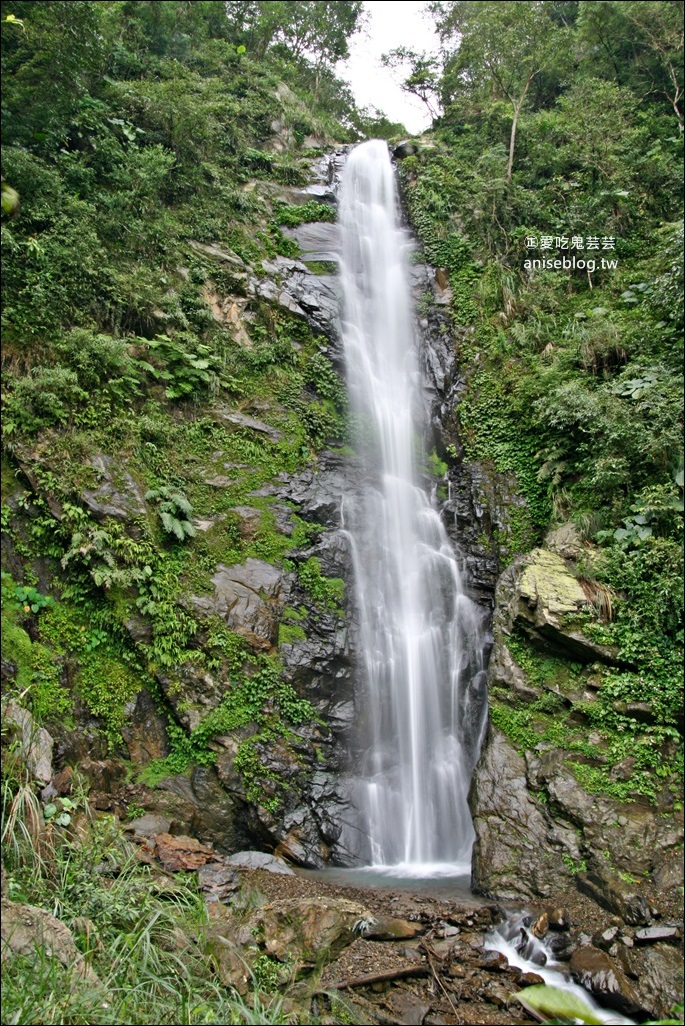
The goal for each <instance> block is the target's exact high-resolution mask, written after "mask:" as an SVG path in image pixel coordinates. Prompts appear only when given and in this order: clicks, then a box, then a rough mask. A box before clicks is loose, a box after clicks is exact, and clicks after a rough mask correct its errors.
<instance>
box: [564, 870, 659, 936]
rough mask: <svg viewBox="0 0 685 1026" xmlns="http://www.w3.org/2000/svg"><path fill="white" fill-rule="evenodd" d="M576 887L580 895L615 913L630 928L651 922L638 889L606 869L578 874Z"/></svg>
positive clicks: (648, 909) (645, 903)
mask: <svg viewBox="0 0 685 1026" xmlns="http://www.w3.org/2000/svg"><path fill="white" fill-rule="evenodd" d="M576 886H577V887H578V890H579V891H580V892H581V893H582V894H586V895H587V896H588V897H589V898H592V899H593V900H594V901H596V902H597V904H598V905H601V906H602V908H606V909H608V911H609V912H615V913H616V914H617V915H619V916H620V917H621V919H623V921H624V922H626V923H628V924H629V925H631V926H642V925H644V924H646V923H649V922H650V921H651V918H652V914H651V910H650V906H649V902H648V901H647V898H646V897H645V895H644V894H642V893H641V892H640V890H639V887H636V886H635V885H633V884H629V883H626V882H625V881H623V880H621V879H620V878H618V877H616V876H615V875H614V874H613V873H611V872H610V871H609V870H608V869H604V868H598V869H596V870H592V871H591V872H588V873H578V875H577V876H576Z"/></svg>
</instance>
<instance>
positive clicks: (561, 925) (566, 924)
mask: <svg viewBox="0 0 685 1026" xmlns="http://www.w3.org/2000/svg"><path fill="white" fill-rule="evenodd" d="M547 918H548V920H549V928H550V930H558V931H561V930H570V929H571V916H570V913H569V912H568V910H567V909H565V908H554V909H552V911H551V912H548V913H547Z"/></svg>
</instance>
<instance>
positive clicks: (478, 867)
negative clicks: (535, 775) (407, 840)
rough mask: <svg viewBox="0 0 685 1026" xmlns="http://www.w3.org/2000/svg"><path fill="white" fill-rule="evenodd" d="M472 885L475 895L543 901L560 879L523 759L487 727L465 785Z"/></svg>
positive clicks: (558, 863) (561, 872) (561, 866)
mask: <svg viewBox="0 0 685 1026" xmlns="http://www.w3.org/2000/svg"><path fill="white" fill-rule="evenodd" d="M469 804H470V806H471V811H472V813H473V818H474V827H475V830H476V842H475V845H474V849H473V860H472V884H473V887H474V889H475V890H476V892H477V893H484V894H488V895H493V896H494V895H497V897H499V898H506V899H511V900H518V899H526V898H531V897H536V896H539V895H542V896H543V897H544V896H549V895H550V894H551V893H552V890H553V885H554V883H556V882H557V881H558V880H559V879H560V878H563V875H564V873H565V866H564V862H563V859H562V857H561V852H560V851H558V850H556V849H555V848H553V847H552V846H551V845H550V844H549V843H548V834H549V831H550V824H549V823H548V821H547V819H546V818H545V816H544V815H543V813H542V811H541V810H540V807H539V805H538V804H537V803H536V802H535V800H534V798H533V796H532V795H531V794H530V793H529V791H528V788H527V780H526V763H525V760H524V759H523V758H522V756H520V755H519V754H518V752H516V751H515V749H514V748H513V747H512V746H511V745H510V743H509V742H508V740H507V739H506V737H505V736H504V735H503V734H502V733H501V732H500V731H498V730H496V729H494V728H493V727H492V726H491V727H490V728H489V730H488V735H487V739H486V742H485V744H484V747H483V752H482V755H481V758H480V762H479V763H478V767H477V769H476V772H475V774H474V777H473V781H472V784H471V792H470V795H469Z"/></svg>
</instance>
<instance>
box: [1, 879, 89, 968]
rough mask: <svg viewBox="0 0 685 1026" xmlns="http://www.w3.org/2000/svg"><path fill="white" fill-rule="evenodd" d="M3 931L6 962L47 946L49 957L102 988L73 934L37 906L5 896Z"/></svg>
mask: <svg viewBox="0 0 685 1026" xmlns="http://www.w3.org/2000/svg"><path fill="white" fill-rule="evenodd" d="M1 905H2V917H1V920H0V930H1V936H2V952H1V957H2V961H3V962H4V961H5V960H6V959H8V958H9V957H10V954H14V955H26V956H33V957H35V956H36V949H37V948H40V949H44V951H45V954H46V955H47V957H48V958H56V959H57V961H58V962H61V964H62V965H64V966H66V967H71V968H73V970H74V972H75V973H76V974H77V975H78V976H80V977H81V978H82V979H83V980H84V981H85V982H86V983H88V984H89V985H90V986H93V987H98V988H99V987H101V986H102V985H101V983H100V980H99V979H98V977H97V976H96V974H95V973H94V972H93V970H92V969H91V968H90V966H89V965H88V964H87V963H86V962H85V960H84V958H83V956H82V955H81V953H80V952H79V950H78V948H77V947H76V943H75V941H74V937H73V934H72V932H71V930H69V929H68V928H67V927H66V926H65V925H64V923H62V922H60V920H59V919H56V918H55V916H53V915H51V914H50V913H49V912H46V911H45V909H43V908H38V907H37V906H36V905H24V904H21V903H20V902H15V901H8V900H7V899H6V898H3V899H2V903H1Z"/></svg>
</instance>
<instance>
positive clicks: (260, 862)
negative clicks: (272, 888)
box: [225, 851, 295, 876]
mask: <svg viewBox="0 0 685 1026" xmlns="http://www.w3.org/2000/svg"><path fill="white" fill-rule="evenodd" d="M225 861H226V862H227V863H229V865H232V866H239V867H240V868H241V869H262V870H264V871H265V872H267V873H277V874H279V875H281V876H295V872H294V870H292V869H291V868H290V866H289V865H288V864H287V862H284V861H283V859H279V858H277V857H276V856H275V855H268V854H267V853H266V852H264V851H239V852H236V854H235V855H229V857H228V858H227V859H226V860H225Z"/></svg>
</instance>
